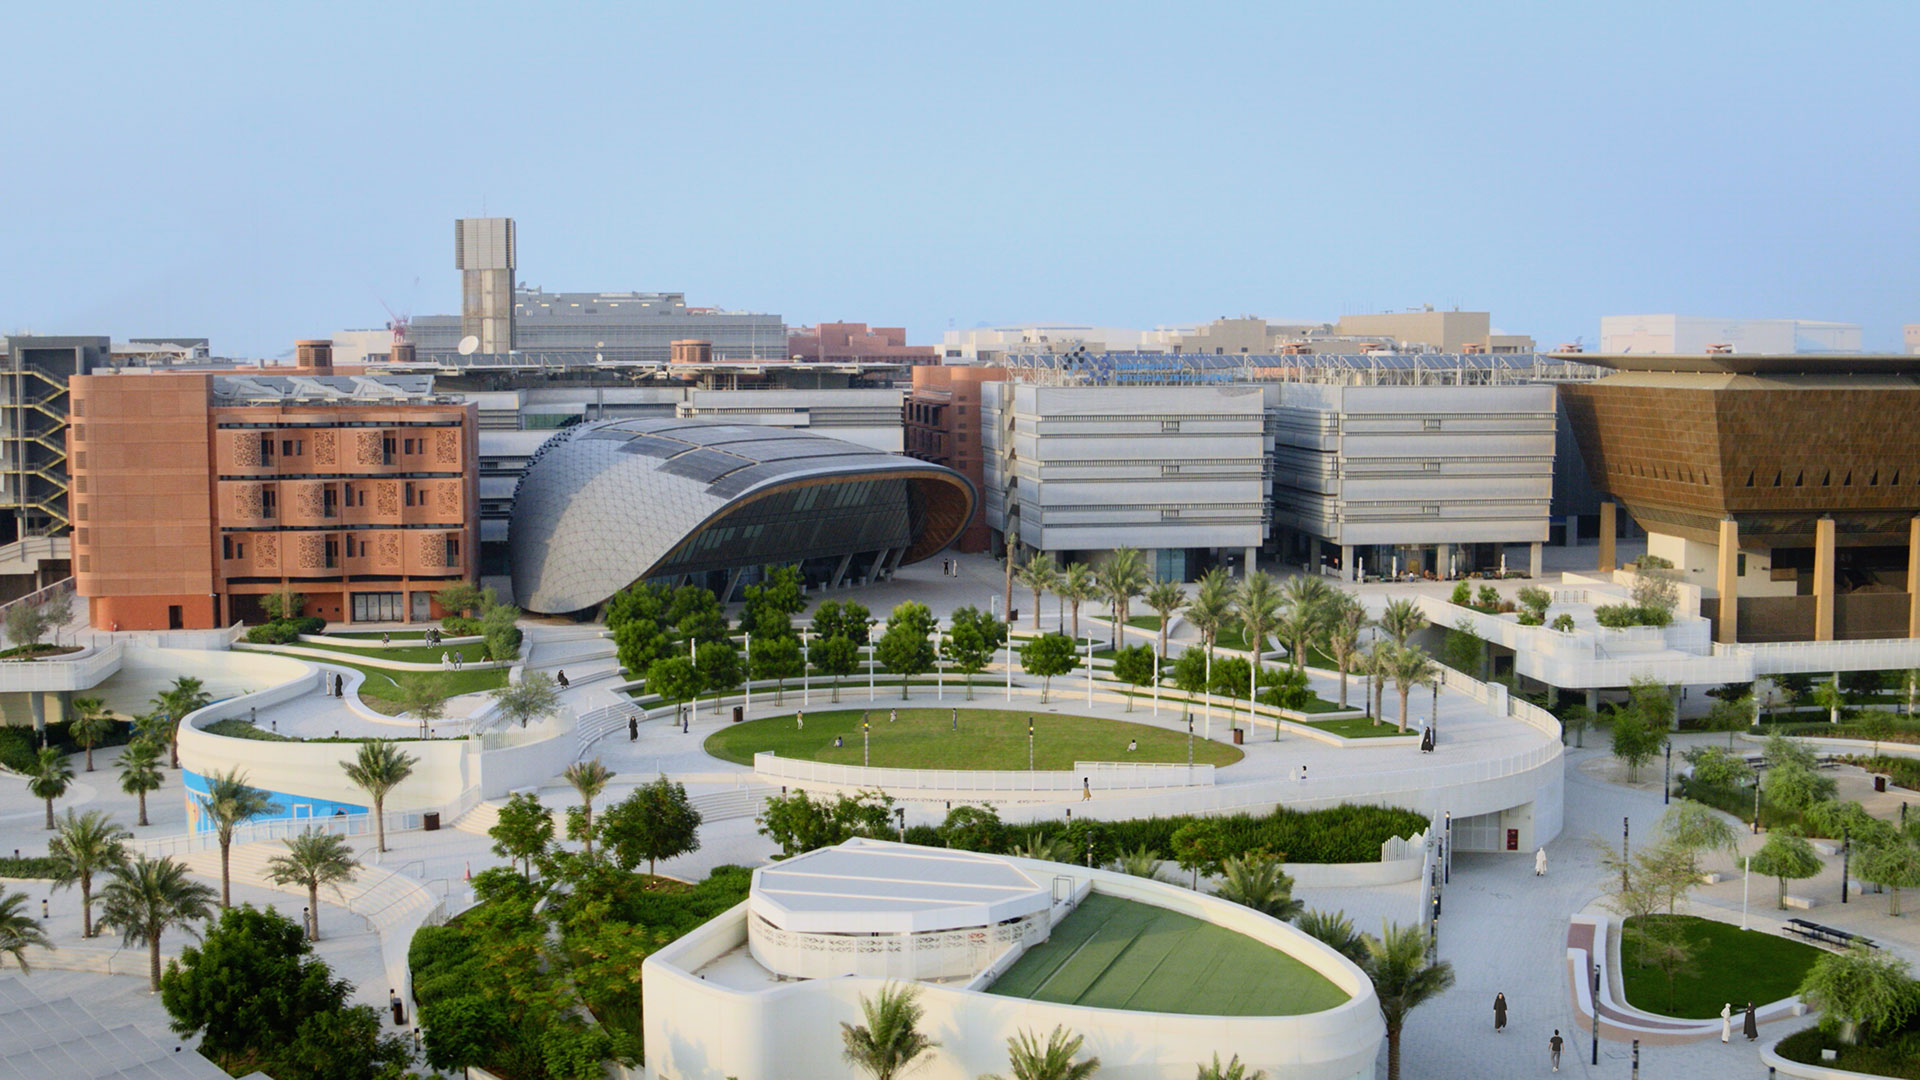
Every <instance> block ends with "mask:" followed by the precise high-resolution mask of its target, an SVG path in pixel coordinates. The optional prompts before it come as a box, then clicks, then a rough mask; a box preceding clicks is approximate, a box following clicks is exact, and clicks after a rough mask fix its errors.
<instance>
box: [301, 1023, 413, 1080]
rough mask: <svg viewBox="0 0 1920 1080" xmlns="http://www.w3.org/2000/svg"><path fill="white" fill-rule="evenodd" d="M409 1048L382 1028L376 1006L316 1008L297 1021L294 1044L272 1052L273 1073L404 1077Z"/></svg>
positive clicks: (382, 1079) (377, 1079)
mask: <svg viewBox="0 0 1920 1080" xmlns="http://www.w3.org/2000/svg"><path fill="white" fill-rule="evenodd" d="M412 1061H413V1052H412V1049H411V1048H410V1047H409V1046H408V1045H407V1044H406V1041H405V1040H404V1039H403V1038H401V1037H400V1036H398V1035H387V1034H384V1033H383V1029H382V1020H381V1016H380V1012H379V1010H377V1009H375V1008H374V1007H373V1006H371V1005H353V1006H348V1007H344V1008H338V1009H328V1010H325V1011H324V1012H317V1013H314V1014H313V1015H311V1016H309V1017H307V1018H306V1019H305V1020H303V1021H301V1022H300V1027H299V1029H298V1030H296V1031H295V1032H294V1036H293V1043H292V1044H291V1045H289V1046H288V1047H286V1048H285V1049H284V1050H282V1051H280V1052H279V1053H278V1054H277V1055H276V1065H275V1067H274V1070H273V1075H275V1076H281V1077H286V1078H287V1080H297V1078H299V1077H326V1078H327V1080H405V1078H407V1077H411V1076H413V1075H415V1074H413V1073H411V1072H408V1071H407V1068H406V1067H407V1066H408V1065H409V1064H411V1063H412Z"/></svg>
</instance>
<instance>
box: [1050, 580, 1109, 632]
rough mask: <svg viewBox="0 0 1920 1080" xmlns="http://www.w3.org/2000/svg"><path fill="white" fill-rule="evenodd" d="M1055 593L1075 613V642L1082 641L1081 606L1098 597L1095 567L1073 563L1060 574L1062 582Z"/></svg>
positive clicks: (1056, 586) (1058, 584) (1098, 588)
mask: <svg viewBox="0 0 1920 1080" xmlns="http://www.w3.org/2000/svg"><path fill="white" fill-rule="evenodd" d="M1053 591H1054V593H1055V595H1057V596H1059V597H1060V599H1062V600H1065V601H1066V602H1067V608H1068V609H1069V610H1071V611H1072V612H1073V640H1074V641H1075V642H1078V641H1079V640H1080V605H1081V604H1084V603H1086V602H1087V601H1089V600H1091V599H1093V598H1094V597H1095V596H1098V595H1099V593H1100V582H1099V581H1098V580H1097V579H1096V578H1095V576H1094V573H1093V567H1091V566H1088V565H1087V564H1086V563H1078V562H1077V563H1073V564H1072V565H1070V566H1068V567H1067V568H1066V570H1064V571H1062V572H1061V574H1060V581H1059V582H1058V583H1057V584H1055V585H1054V587H1053Z"/></svg>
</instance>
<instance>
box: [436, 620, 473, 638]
mask: <svg viewBox="0 0 1920 1080" xmlns="http://www.w3.org/2000/svg"><path fill="white" fill-rule="evenodd" d="M440 629H442V630H445V631H446V632H447V636H448V637H479V636H480V620H479V619H469V618H467V617H466V616H465V615H449V616H447V617H446V618H444V619H441V620H440Z"/></svg>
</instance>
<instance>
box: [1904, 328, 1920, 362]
mask: <svg viewBox="0 0 1920 1080" xmlns="http://www.w3.org/2000/svg"><path fill="white" fill-rule="evenodd" d="M1904 329H1905V330H1906V334H1907V337H1906V341H1907V355H1909V356H1920V323H1908V324H1907V325H1906V327H1905V328H1904Z"/></svg>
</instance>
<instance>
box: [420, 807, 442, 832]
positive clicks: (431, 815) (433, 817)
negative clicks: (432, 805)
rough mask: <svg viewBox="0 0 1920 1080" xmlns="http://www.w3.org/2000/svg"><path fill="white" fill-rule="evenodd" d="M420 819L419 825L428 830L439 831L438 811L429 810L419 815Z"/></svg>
mask: <svg viewBox="0 0 1920 1080" xmlns="http://www.w3.org/2000/svg"><path fill="white" fill-rule="evenodd" d="M420 821H421V824H420V827H421V828H423V829H425V830H427V831H428V832H439V831H440V811H438V810H429V811H427V812H426V813H424V814H422V815H420Z"/></svg>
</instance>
